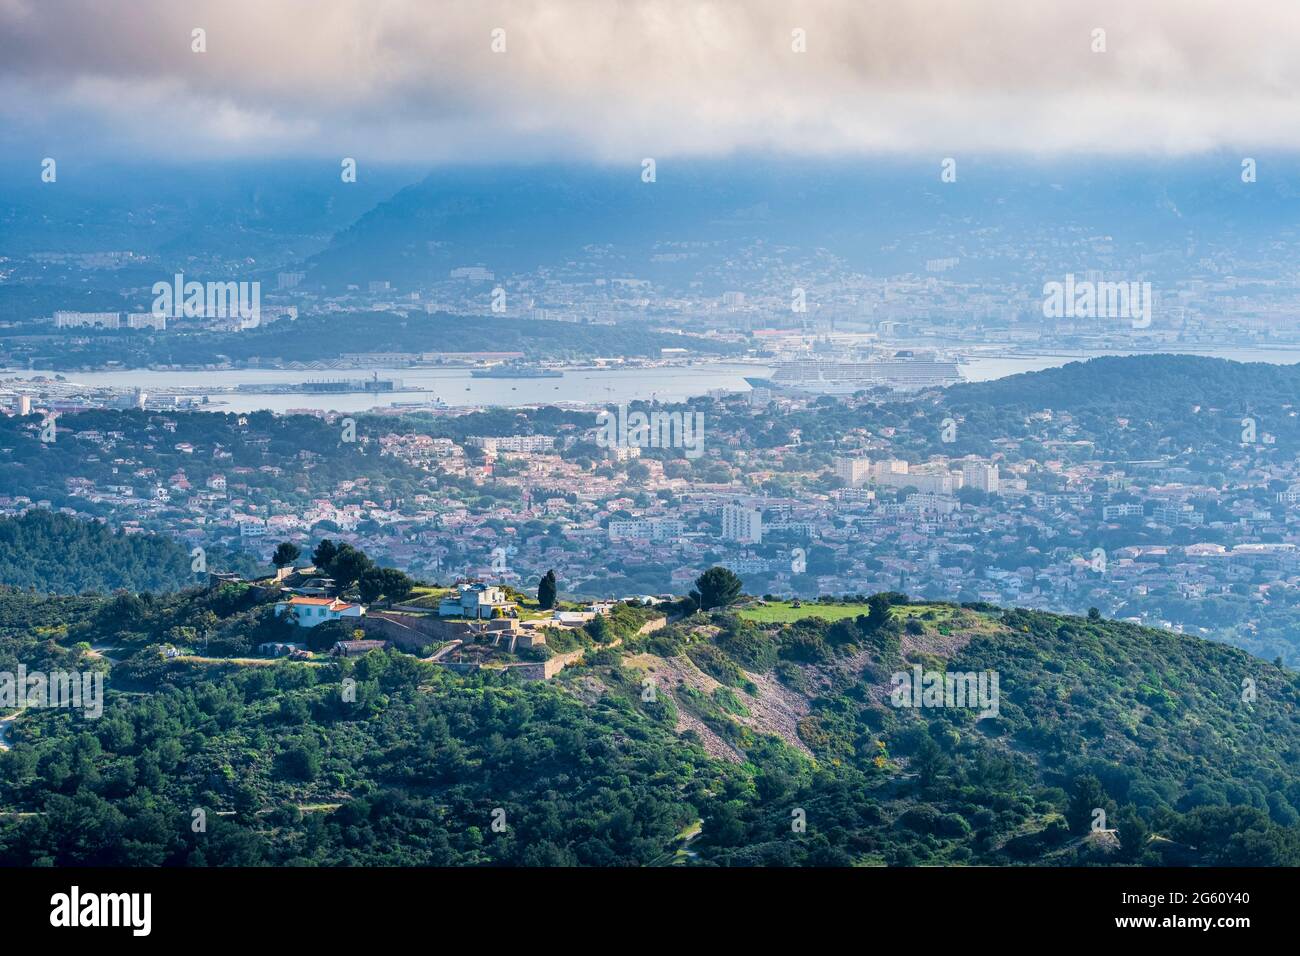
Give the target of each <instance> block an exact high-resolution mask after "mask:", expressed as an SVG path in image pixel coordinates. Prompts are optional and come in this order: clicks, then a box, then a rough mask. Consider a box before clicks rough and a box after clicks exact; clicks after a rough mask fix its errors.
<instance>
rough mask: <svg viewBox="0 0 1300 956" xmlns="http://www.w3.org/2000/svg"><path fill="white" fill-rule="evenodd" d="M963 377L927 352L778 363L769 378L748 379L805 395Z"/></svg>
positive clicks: (901, 387)
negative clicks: (873, 357)
mask: <svg viewBox="0 0 1300 956" xmlns="http://www.w3.org/2000/svg"><path fill="white" fill-rule="evenodd" d="M961 380H962V378H961V374H960V372H958V370H957V363H956V362H953V361H949V360H946V359H940V358H938V357H936V356H935V355H934V354H933V353H929V352H911V351H900V352H895V353H894V354H893V355H892V356H890V357H888V358H876V359H869V360H866V361H859V360H856V359H845V358H836V357H823V358H812V357H809V358H798V359H794V360H792V361H787V362H777V363H776V364H775V365H774V366H773V370H772V377H771V378H770V379H749V380H748V381H749V383H750V384H751V385H754V386H755V387H763V388H771V389H775V390H777V391H785V392H800V393H804V394H808V395H852V394H853V393H854V392H859V391H862V390H863V389H867V388H882V387H883V388H891V389H893V390H895V391H900V392H903V391H915V390H917V389H922V388H933V387H936V386H941V385H953V384H956V383H957V382H960V381H961Z"/></svg>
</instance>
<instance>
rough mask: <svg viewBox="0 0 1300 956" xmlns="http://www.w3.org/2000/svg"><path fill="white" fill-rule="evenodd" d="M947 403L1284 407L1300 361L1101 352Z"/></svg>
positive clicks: (950, 394)
mask: <svg viewBox="0 0 1300 956" xmlns="http://www.w3.org/2000/svg"><path fill="white" fill-rule="evenodd" d="M946 402H947V404H948V405H949V406H950V407H952V408H958V409H966V408H974V407H980V406H998V407H1008V406H1010V407H1023V408H1028V409H1031V410H1037V409H1040V408H1053V409H1058V410H1060V411H1068V412H1072V413H1076V414H1077V413H1081V412H1085V411H1095V412H1103V411H1108V412H1115V413H1117V414H1122V415H1130V416H1132V415H1138V416H1139V417H1140V416H1141V413H1142V410H1155V409H1164V410H1173V409H1179V410H1181V411H1182V412H1183V414H1188V413H1189V412H1190V409H1191V408H1192V406H1201V407H1202V408H1225V409H1231V410H1238V409H1240V410H1241V411H1242V412H1243V413H1244V412H1248V411H1250V410H1251V409H1259V408H1262V407H1270V406H1279V407H1289V406H1294V405H1295V404H1296V403H1297V402H1300V364H1294V365H1272V364H1268V363H1264V362H1233V361H1229V360H1228V359H1219V358H1207V357H1204V356H1199V355H1165V354H1161V355H1123V356H1103V357H1101V358H1094V359H1089V360H1088V361H1086V362H1070V363H1068V364H1066V365H1063V366H1061V367H1060V368H1050V369H1044V370H1042V371H1038V372H1022V373H1021V374H1019V375H1009V376H1007V377H1006V378H1000V379H996V380H994V381H991V382H969V383H965V384H962V385H954V386H952V387H951V388H949V389H947V391H946Z"/></svg>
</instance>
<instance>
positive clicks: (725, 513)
mask: <svg viewBox="0 0 1300 956" xmlns="http://www.w3.org/2000/svg"><path fill="white" fill-rule="evenodd" d="M722 538H723V540H724V541H735V542H737V543H738V544H759V543H760V542H761V541H762V540H763V512H761V511H759V510H758V509H757V508H746V507H743V506H741V505H723V506H722Z"/></svg>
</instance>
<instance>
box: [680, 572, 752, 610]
mask: <svg viewBox="0 0 1300 956" xmlns="http://www.w3.org/2000/svg"><path fill="white" fill-rule="evenodd" d="M742 583H743V582H741V580H740V578H738V577H736V575H735V574H733V573H732V572H730V571H728V570H727V569H726V568H720V567H712V568H709V570H707V571H705V572H704V573H703V574H701V575H700V576H699V577H698V578H696V579H695V590H694V591H692V592H691V598H692V599H694V601H695V603H696V604H697V605H699V608H700V610H701V611H707V610H710V609H711V608H715V607H727V606H728V605H730V604H732V603H733V602H734V601H735V600H736V598H738V597H740V588H741V585H742Z"/></svg>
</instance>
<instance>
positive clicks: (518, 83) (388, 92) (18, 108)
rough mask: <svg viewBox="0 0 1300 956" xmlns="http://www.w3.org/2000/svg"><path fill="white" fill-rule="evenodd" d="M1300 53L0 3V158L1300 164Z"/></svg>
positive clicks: (1286, 43)
mask: <svg viewBox="0 0 1300 956" xmlns="http://www.w3.org/2000/svg"><path fill="white" fill-rule="evenodd" d="M195 27H202V28H204V29H205V30H206V34H207V35H206V41H207V52H206V53H194V52H192V51H191V31H192V30H193V29H194V28H195ZM495 28H501V29H504V31H505V47H506V49H505V52H503V53H494V52H493V51H492V49H491V45H492V31H493V30H494V29H495ZM1096 28H1102V29H1104V30H1105V31H1106V33H1105V47H1106V51H1105V52H1104V53H1094V52H1093V46H1094V43H1095V41H1094V37H1093V31H1094V29H1096ZM796 29H801V30H803V31H805V35H806V52H804V53H797V52H794V51H793V50H792V43H793V42H794V40H793V38H792V31H794V30H796ZM1298 54H1300V0H1231V2H1228V0H1086V2H1084V0H887V2H875V0H839V2H836V0H814V2H784V3H781V2H767V0H737V2H718V3H706V2H686V0H682V2H674V0H625V2H620V0H591V2H582V0H180V2H178V0H129V2H126V0H123V2H103V0H0V145H3V146H4V148H5V150H6V152H10V153H11V154H12V153H13V152H15V151H17V152H22V151H27V150H30V151H32V152H34V153H37V154H39V155H41V156H44V155H53V156H56V157H57V156H60V155H81V156H85V155H87V154H89V155H92V156H99V155H102V156H116V157H120V156H123V155H127V156H139V157H155V156H156V157H169V158H175V157H191V156H192V157H215V158H219V157H223V156H298V155H303V156H307V155H310V156H340V157H342V156H355V157H357V158H358V159H360V160H366V159H370V160H382V159H391V160H440V159H465V160H476V159H483V160H499V159H520V160H525V161H528V160H536V159H553V158H576V159H584V160H587V159H591V160H600V161H615V162H622V161H630V162H633V163H639V162H640V160H641V158H642V157H645V156H653V157H656V158H658V157H671V156H678V155H716V154H725V153H727V152H729V151H733V150H746V151H754V150H758V151H768V150H771V151H777V152H782V153H791V154H805V155H845V154H862V153H876V152H889V153H923V154H934V155H936V156H940V157H942V156H950V155H951V156H959V155H960V154H961V153H962V152H963V151H980V152H988V151H1009V152H1015V153H1030V154H1039V153H1055V152H1058V151H1088V152H1103V153H1119V154H1124V153H1144V154H1146V153H1151V154H1166V153H1173V154H1178V153H1188V152H1198V151H1203V150H1215V149H1225V150H1229V151H1233V152H1240V153H1241V155H1243V156H1245V155H1254V154H1256V153H1258V152H1259V151H1261V150H1266V149H1294V148H1297V147H1300V97H1298V96H1297V90H1300V55H1298Z"/></svg>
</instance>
